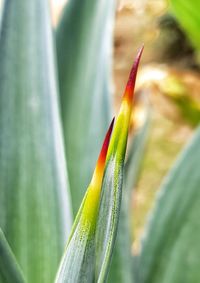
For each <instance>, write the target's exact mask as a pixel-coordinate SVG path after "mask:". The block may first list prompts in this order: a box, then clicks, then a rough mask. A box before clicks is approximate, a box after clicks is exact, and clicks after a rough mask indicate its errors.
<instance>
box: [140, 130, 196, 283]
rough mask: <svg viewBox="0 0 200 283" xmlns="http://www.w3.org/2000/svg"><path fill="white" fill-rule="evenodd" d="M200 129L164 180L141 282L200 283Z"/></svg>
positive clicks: (151, 224) (151, 223) (149, 230)
mask: <svg viewBox="0 0 200 283" xmlns="http://www.w3.org/2000/svg"><path fill="white" fill-rule="evenodd" d="M199 143H200V129H198V131H197V132H196V134H195V136H194V138H193V139H192V141H191V142H190V143H189V145H188V146H187V147H186V149H185V150H184V151H183V153H182V154H181V157H180V158H179V159H178V160H177V162H176V164H175V166H174V168H173V169H172V170H171V171H170V173H169V175H168V176H167V178H166V179H165V181H164V183H163V186H162V188H161V192H160V194H159V198H158V199H157V202H156V206H155V208H154V210H153V214H152V215H151V218H150V221H149V224H148V226H147V231H146V234H145V237H144V239H143V246H142V253H141V256H140V258H139V274H138V276H139V278H138V281H137V282H139V283H150V282H154V283H157V282H159V283H171V282H173V283H179V282H199V281H200V269H199V261H200V245H199V239H200V222H199V216H200V190H199V184H200V174H199V160H200V147H199Z"/></svg>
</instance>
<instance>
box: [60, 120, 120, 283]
mask: <svg viewBox="0 0 200 283" xmlns="http://www.w3.org/2000/svg"><path fill="white" fill-rule="evenodd" d="M113 122H114V120H113V121H112V123H111V125H110V127H109V130H108V132H107V134H106V137H105V140H104V143H103V146H102V150H101V152H100V155H99V159H98V161H97V165H96V168H95V171H94V174H93V177H92V180H91V182H90V184H89V186H88V189H87V191H86V194H85V197H84V199H83V201H82V204H81V206H80V209H79V211H78V214H77V216H76V219H75V222H74V225H73V227H72V231H71V235H70V237H69V240H68V243H67V247H66V250H65V253H64V256H63V258H62V261H61V264H60V267H59V270H58V274H57V277H56V283H63V282H73V283H75V282H80V283H84V282H85V283H90V282H91V283H92V282H93V280H94V262H95V229H96V221H97V215H98V208H99V202H100V192H101V185H102V178H103V173H104V168H105V161H106V153H107V149H108V145H109V140H110V135H111V133H112V128H113Z"/></svg>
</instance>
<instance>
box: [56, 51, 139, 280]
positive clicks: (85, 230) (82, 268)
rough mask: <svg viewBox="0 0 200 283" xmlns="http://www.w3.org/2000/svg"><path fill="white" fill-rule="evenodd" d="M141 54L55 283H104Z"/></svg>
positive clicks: (111, 246)
mask: <svg viewBox="0 0 200 283" xmlns="http://www.w3.org/2000/svg"><path fill="white" fill-rule="evenodd" d="M141 53H142V49H141V50H140V53H139V54H138V57H137V59H136V61H135V63H134V65H133V68H132V70H131V73H130V77H129V81H128V84H127V87H126V90H125V94H124V96H123V100H122V105H121V107H120V111H119V114H118V117H117V120H116V123H115V124H114V128H113V133H112V136H111V139H110V135H111V132H112V127H113V122H112V123H111V125H110V128H109V130H108V132H107V134H106V137H105V140H104V143H103V146H102V150H101V152H100V155H99V158H98V161H97V165H96V168H95V171H94V173H93V177H92V180H91V182H90V184H89V186H88V189H87V191H86V194H85V197H84V199H83V201H82V204H81V206H80V209H79V212H78V214H77V216H76V219H75V222H74V225H73V228H72V232H71V235H70V237H69V240H68V243H67V247H66V250H65V253H64V256H63V258H62V261H61V264H60V267H59V271H58V274H57V277H56V283H63V282H73V283H76V282H80V283H83V282H87V283H90V282H91V283H92V282H99V283H100V282H105V280H106V276H107V273H108V269H109V266H110V262H111V256H112V249H113V246H114V241H115V237H116V231H117V223H118V219H119V210H120V198H121V189H122V177H123V176H122V170H123V163H124V158H125V151H126V143H127V136H128V128H129V122H130V115H131V108H132V98H133V92H134V86H135V79H136V74H137V68H138V64H139V60H140V57H141ZM107 151H108V152H107ZM102 180H103V181H102ZM102 182H103V183H102ZM99 206H100V207H99Z"/></svg>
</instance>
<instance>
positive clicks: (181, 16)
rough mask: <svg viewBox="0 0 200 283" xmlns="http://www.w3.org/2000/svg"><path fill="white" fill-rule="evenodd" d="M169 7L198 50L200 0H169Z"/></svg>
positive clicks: (199, 38)
mask: <svg viewBox="0 0 200 283" xmlns="http://www.w3.org/2000/svg"><path fill="white" fill-rule="evenodd" d="M170 4H171V9H172V11H173V13H174V14H175V16H176V17H177V19H178V21H179V23H180V24H181V26H182V27H183V28H184V30H185V31H186V32H187V34H188V37H189V38H190V40H191V42H192V43H193V45H194V46H195V47H196V48H197V50H198V51H200V33H199V27H200V18H199V10H200V2H199V0H184V1H182V0H170Z"/></svg>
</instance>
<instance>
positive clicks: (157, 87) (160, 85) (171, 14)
mask: <svg viewBox="0 0 200 283" xmlns="http://www.w3.org/2000/svg"><path fill="white" fill-rule="evenodd" d="M66 2H67V1H66V0H51V10H52V22H53V25H54V26H56V24H57V22H58V19H59V17H60V15H61V13H62V8H63V6H64V4H65V3H66ZM1 3H2V0H0V4H1ZM199 3H200V2H199V0H193V1H181V0H179V1H178V0H177V1H171V2H170V1H166V0H122V1H117V3H116V15H115V23H114V27H113V28H114V39H113V101H114V107H115V108H116V109H118V105H119V102H120V99H121V95H122V93H123V89H124V86H125V84H126V81H127V77H128V73H129V70H130V67H131V65H132V61H133V59H134V57H135V55H136V52H137V50H138V49H139V48H140V46H141V45H142V44H144V46H145V49H144V53H143V57H142V62H141V65H140V70H139V74H138V79H137V86H136V94H137V95H139V94H141V93H142V94H143V95H140V96H139V97H140V99H138V102H137V107H136V111H135V116H133V125H132V128H133V130H134V129H135V130H137V128H140V127H141V126H142V125H143V123H144V119H145V117H146V116H145V115H144V112H145V111H147V109H146V108H147V107H149V105H150V109H151V115H150V119H151V123H150V127H149V136H148V142H147V146H146V153H145V156H144V160H143V163H142V167H141V170H140V175H139V180H138V182H137V185H136V188H135V190H134V193H133V202H132V203H133V207H134V223H133V227H134V229H133V230H134V245H133V251H134V253H136V254H137V253H138V250H139V248H140V246H139V239H140V236H141V234H142V231H143V227H144V223H145V222H146V219H147V217H148V211H149V210H150V209H151V208H152V206H153V203H154V200H155V195H156V191H157V190H158V188H159V186H160V184H161V182H162V180H163V176H165V175H166V173H167V172H168V170H169V168H170V167H171V166H172V164H173V162H174V161H175V159H176V157H177V155H178V153H179V152H180V150H181V149H182V148H183V146H184V145H185V143H187V142H188V141H189V139H190V137H191V135H192V133H193V131H194V129H195V127H196V126H197V125H198V124H199V121H200V94H199V89H200V81H199V78H200V34H199V30H200V17H199V15H198V12H199V11H200V4H199ZM146 101H148V103H147V102H146ZM133 132H134V131H133Z"/></svg>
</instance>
